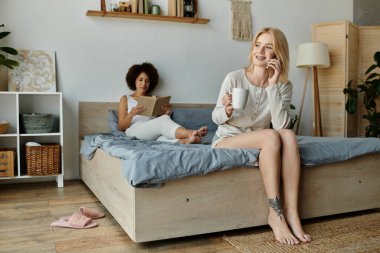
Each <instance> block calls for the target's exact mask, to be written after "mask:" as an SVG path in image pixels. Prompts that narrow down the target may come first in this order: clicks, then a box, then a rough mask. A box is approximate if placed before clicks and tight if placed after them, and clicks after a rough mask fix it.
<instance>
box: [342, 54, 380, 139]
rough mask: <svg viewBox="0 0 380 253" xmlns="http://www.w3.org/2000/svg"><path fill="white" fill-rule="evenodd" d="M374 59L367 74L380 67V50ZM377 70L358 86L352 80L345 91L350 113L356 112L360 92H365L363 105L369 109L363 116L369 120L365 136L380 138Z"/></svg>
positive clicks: (379, 83)
mask: <svg viewBox="0 0 380 253" xmlns="http://www.w3.org/2000/svg"><path fill="white" fill-rule="evenodd" d="M374 60H375V63H374V64H372V65H371V66H370V67H369V68H368V69H367V71H366V72H365V74H366V75H367V74H368V73H370V72H371V71H373V70H375V69H379V68H380V51H378V52H376V53H375V54H374ZM377 72H378V71H377ZM377 72H373V73H371V74H370V75H369V76H368V77H367V79H366V80H365V81H361V83H360V84H358V85H357V88H356V87H352V86H351V85H352V80H351V81H350V82H349V83H348V87H347V88H345V89H344V90H343V93H344V94H346V95H347V102H346V110H347V112H348V113H350V114H353V113H355V112H356V110H357V102H358V99H359V93H363V105H364V107H365V109H366V111H367V114H365V115H363V118H365V119H367V120H368V121H369V125H368V126H367V127H366V133H365V136H366V137H377V138H380V112H378V111H377V108H376V102H379V101H378V98H380V74H379V73H377ZM376 100H377V101H376Z"/></svg>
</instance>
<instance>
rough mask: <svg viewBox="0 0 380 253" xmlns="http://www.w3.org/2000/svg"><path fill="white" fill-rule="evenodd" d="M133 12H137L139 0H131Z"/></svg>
mask: <svg viewBox="0 0 380 253" xmlns="http://www.w3.org/2000/svg"><path fill="white" fill-rule="evenodd" d="M131 5H132V13H137V10H138V9H137V7H138V0H131Z"/></svg>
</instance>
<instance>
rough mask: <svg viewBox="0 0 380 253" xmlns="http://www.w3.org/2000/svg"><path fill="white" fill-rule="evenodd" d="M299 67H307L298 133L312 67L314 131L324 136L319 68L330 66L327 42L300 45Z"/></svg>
mask: <svg viewBox="0 0 380 253" xmlns="http://www.w3.org/2000/svg"><path fill="white" fill-rule="evenodd" d="M297 67H299V68H306V78H305V82H304V87H303V94H302V101H301V107H300V114H299V118H298V123H297V128H296V133H297V134H298V130H299V124H300V122H301V116H302V109H303V105H304V99H305V92H306V87H307V83H308V79H309V72H310V68H312V69H313V100H314V121H313V132H314V136H323V133H322V120H321V107H320V102H319V87H318V73H317V69H318V68H327V67H330V57H329V50H328V46H327V44H325V43H319V42H311V43H304V44H301V45H299V47H298V57H297Z"/></svg>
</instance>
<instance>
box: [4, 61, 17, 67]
mask: <svg viewBox="0 0 380 253" xmlns="http://www.w3.org/2000/svg"><path fill="white" fill-rule="evenodd" d="M6 62H7V63H8V64H9V65H12V66H15V67H16V66H18V65H19V63H18V61H14V60H11V59H7V60H6Z"/></svg>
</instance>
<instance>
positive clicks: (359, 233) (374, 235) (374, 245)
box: [223, 212, 380, 253]
mask: <svg viewBox="0 0 380 253" xmlns="http://www.w3.org/2000/svg"><path fill="white" fill-rule="evenodd" d="M253 230H254V231H253ZM304 230H305V231H306V232H308V233H310V234H311V235H312V237H313V240H312V242H311V243H303V244H300V245H294V246H293V245H291V246H287V245H282V244H280V243H277V242H276V241H275V239H274V236H273V234H272V231H271V230H270V228H269V226H267V227H261V228H258V229H252V230H250V231H249V232H247V234H245V235H232V236H224V238H223V239H224V240H225V241H227V242H229V243H230V244H231V245H232V246H234V247H235V248H236V249H238V250H239V251H240V252H242V253H254V252H260V253H265V252H292V253H293V252H380V212H376V213H366V214H356V215H355V214H354V215H352V216H351V217H343V218H342V217H337V218H334V219H331V218H328V220H317V221H312V222H308V223H307V224H306V225H304Z"/></svg>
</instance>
